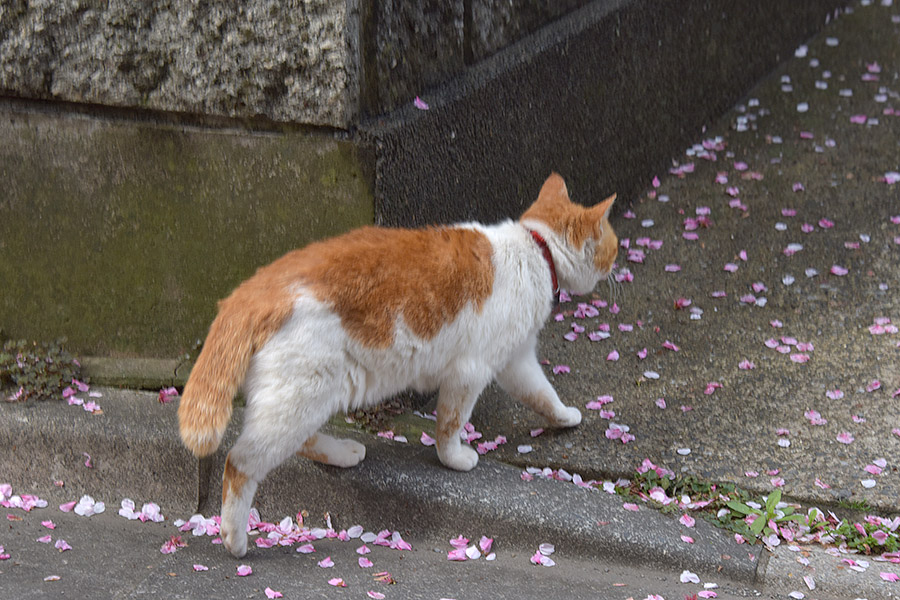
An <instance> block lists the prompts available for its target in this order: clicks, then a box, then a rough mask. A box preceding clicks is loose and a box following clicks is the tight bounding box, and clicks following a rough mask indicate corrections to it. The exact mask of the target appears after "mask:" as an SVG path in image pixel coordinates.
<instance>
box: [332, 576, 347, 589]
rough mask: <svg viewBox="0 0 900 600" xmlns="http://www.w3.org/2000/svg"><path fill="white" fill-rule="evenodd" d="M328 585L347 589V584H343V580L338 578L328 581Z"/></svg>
mask: <svg viewBox="0 0 900 600" xmlns="http://www.w3.org/2000/svg"><path fill="white" fill-rule="evenodd" d="M328 585H332V586H334V587H347V584H346V583H344V580H343V579H341V578H340V577H335V578H334V579H329V580H328Z"/></svg>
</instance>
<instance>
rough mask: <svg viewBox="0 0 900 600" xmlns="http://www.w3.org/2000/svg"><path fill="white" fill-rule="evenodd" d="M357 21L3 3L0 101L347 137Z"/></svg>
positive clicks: (222, 8) (350, 13) (158, 2)
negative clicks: (333, 131)
mask: <svg viewBox="0 0 900 600" xmlns="http://www.w3.org/2000/svg"><path fill="white" fill-rule="evenodd" d="M357 18H358V11H357V9H356V3H355V2H352V1H347V0H289V1H286V2H282V1H277V0H240V1H237V2H212V3H208V2H198V1H192V0H151V1H148V2H132V1H129V0H110V1H109V2H96V1H92V0H65V1H59V2H56V1H41V2H18V1H14V2H11V3H9V2H4V3H2V5H0V90H5V91H7V92H9V93H12V94H13V95H16V96H20V97H25V98H40V99H53V100H65V101H71V102H86V103H95V104H104V105H108V106H117V107H130V108H148V109H154V110H163V111H175V112H185V113H195V114H203V115H210V116H224V117H239V118H251V117H257V116H263V117H266V118H268V119H272V120H276V121H295V122H303V123H309V124H314V125H328V126H333V127H341V128H346V127H348V125H349V123H350V122H351V121H353V119H354V118H355V117H356V116H357V110H358V94H359V89H358V73H357V70H358V66H357V61H358V58H357V57H358V49H357V38H358V29H359V27H358V23H357Z"/></svg>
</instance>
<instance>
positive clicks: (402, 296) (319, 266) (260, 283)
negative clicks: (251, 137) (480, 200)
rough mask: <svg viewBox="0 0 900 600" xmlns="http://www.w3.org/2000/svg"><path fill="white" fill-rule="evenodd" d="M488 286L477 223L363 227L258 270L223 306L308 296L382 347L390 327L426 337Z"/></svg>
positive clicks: (489, 250)
mask: <svg viewBox="0 0 900 600" xmlns="http://www.w3.org/2000/svg"><path fill="white" fill-rule="evenodd" d="M493 284H494V262H493V246H492V244H491V241H490V239H489V236H488V235H487V234H486V232H485V230H484V228H480V227H479V226H477V225H458V226H445V227H428V228H422V229H402V228H387V227H363V228H360V229H356V230H353V231H351V232H349V233H346V234H343V235H340V236H338V237H334V238H330V239H327V240H323V241H319V242H314V243H312V244H310V245H308V246H306V247H304V248H301V249H298V250H294V251H292V252H289V253H288V254H286V255H284V256H283V257H281V258H279V259H278V260H276V261H275V262H273V263H271V264H269V265H267V266H265V267H262V268H261V269H259V270H258V271H257V273H256V274H255V275H254V276H253V277H251V278H250V279H248V280H247V281H246V282H244V283H243V284H242V285H241V286H240V287H239V288H238V289H237V290H235V292H234V294H233V295H232V297H230V298H229V299H227V300H226V301H225V302H230V303H234V304H236V305H240V306H250V305H252V304H253V303H254V302H258V301H259V299H260V298H266V299H268V300H269V301H274V302H281V303H283V302H289V303H293V302H294V301H295V300H296V299H297V298H298V297H299V296H303V295H307V296H312V297H313V298H315V299H316V300H317V301H319V302H322V303H324V304H326V305H327V306H329V307H330V308H331V310H333V311H334V312H335V313H337V315H338V316H339V317H340V319H341V324H342V326H343V328H344V329H345V331H347V333H348V334H349V335H350V336H351V337H353V338H354V339H356V340H357V341H358V342H361V343H362V344H363V345H366V346H373V347H387V346H389V345H390V344H391V342H392V336H393V331H394V326H395V322H396V320H397V318H398V317H402V319H403V321H404V323H405V324H406V326H407V327H409V328H410V330H411V331H412V332H413V333H415V334H416V335H417V336H419V337H421V338H423V339H430V338H432V337H433V336H434V335H436V334H437V332H438V331H439V330H440V329H441V327H442V326H443V325H445V324H446V323H448V322H449V321H451V320H453V319H454V318H455V317H456V315H458V314H459V312H460V311H461V310H462V309H463V308H464V307H466V306H468V305H472V306H473V307H474V308H475V309H476V310H480V308H481V306H482V305H483V304H484V302H485V301H486V300H487V299H488V297H489V296H490V295H491V292H492V289H493Z"/></svg>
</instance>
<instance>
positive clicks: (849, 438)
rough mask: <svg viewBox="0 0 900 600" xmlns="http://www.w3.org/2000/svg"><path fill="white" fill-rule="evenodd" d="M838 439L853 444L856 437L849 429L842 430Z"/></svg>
mask: <svg viewBox="0 0 900 600" xmlns="http://www.w3.org/2000/svg"><path fill="white" fill-rule="evenodd" d="M836 439H837V441H839V442H840V443H842V444H852V443H853V440H854V437H853V434H851V433H850V432H849V431H842V432H841V433H839V434H838V435H837V438H836Z"/></svg>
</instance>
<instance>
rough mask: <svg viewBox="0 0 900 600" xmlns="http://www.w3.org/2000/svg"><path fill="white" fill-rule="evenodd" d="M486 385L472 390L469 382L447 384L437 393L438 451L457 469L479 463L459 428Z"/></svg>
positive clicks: (473, 466)
mask: <svg viewBox="0 0 900 600" xmlns="http://www.w3.org/2000/svg"><path fill="white" fill-rule="evenodd" d="M482 389H483V386H480V387H478V390H477V391H475V392H473V391H472V389H471V388H469V387H468V386H457V385H453V384H444V385H442V386H441V389H440V392H439V393H438V403H437V431H436V442H437V453H438V458H439V459H440V460H441V462H442V463H443V464H444V466H446V467H449V468H451V469H454V470H456V471H471V470H472V469H474V468H475V465H477V464H478V453H477V452H475V450H473V449H472V448H471V447H470V446H467V445H464V444H463V443H462V440H460V437H459V432H460V430H462V427H463V425H465V424H466V422H467V421H468V420H469V416H471V414H472V408H473V407H474V406H475V401H476V400H477V399H478V394H480V393H481V390H482Z"/></svg>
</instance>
